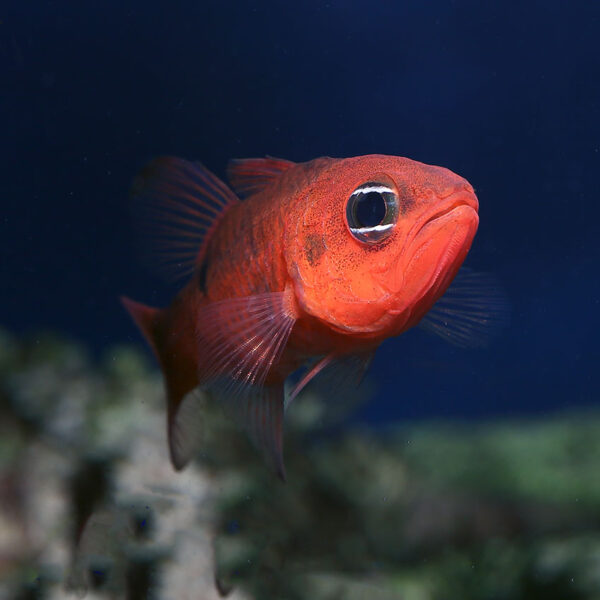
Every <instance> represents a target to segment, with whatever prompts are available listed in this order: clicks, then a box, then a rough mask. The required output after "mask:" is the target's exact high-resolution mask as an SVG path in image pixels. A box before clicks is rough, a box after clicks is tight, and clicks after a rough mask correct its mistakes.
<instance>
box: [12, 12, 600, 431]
mask: <svg viewBox="0 0 600 600" xmlns="http://www.w3.org/2000/svg"><path fill="white" fill-rule="evenodd" d="M0 20H1V21H2V23H1V24H0V73H1V74H2V77H1V79H0V86H1V87H0V92H1V93H0V117H1V131H0V140H1V146H0V159H1V160H0V165H1V167H0V171H1V174H2V176H1V177H0V198H1V206H2V212H1V219H0V251H1V264H0V269H1V271H0V285H1V295H0V302H1V312H0V323H1V324H2V325H3V326H6V327H8V328H9V329H10V330H12V331H14V332H16V333H25V332H35V331H37V330H39V329H40V328H44V329H53V330H58V331H61V332H65V333H67V334H69V335H71V336H73V337H76V338H79V339H81V340H83V341H85V342H87V343H88V344H90V345H91V346H92V347H93V348H95V349H98V350H99V349H102V348H104V347H107V346H109V345H110V344H113V343H115V342H119V341H125V340H135V341H136V342H139V341H140V338H139V336H138V334H137V331H135V330H134V328H133V326H132V324H131V323H130V321H129V319H128V317H127V316H126V314H125V313H124V311H123V310H122V308H121V306H120V305H119V304H118V302H117V297H118V295H119V294H120V293H127V294H128V295H130V296H132V297H134V298H136V299H139V300H142V301H145V302H148V303H150V304H162V303H166V302H167V301H168V299H169V297H170V296H171V295H172V290H170V289H168V288H167V287H166V286H163V285H162V284H161V283H160V281H158V280H157V279H155V278H154V277H152V276H151V275H149V274H146V273H145V272H144V271H143V270H142V269H140V267H139V266H138V263H137V262H136V260H135V257H134V252H133V248H132V243H131V238H132V235H131V224H130V219H129V213H128V206H127V204H128V200H127V193H128V188H129V185H130V182H131V179H132V177H133V175H134V174H135V173H136V170H137V169H138V168H139V167H141V166H142V165H143V164H144V163H145V162H146V161H147V160H148V159H150V158H152V157H154V156H156V155H159V154H175V155H180V156H184V157H187V158H197V159H201V160H202V161H203V162H204V163H205V164H207V166H209V167H210V168H212V169H213V170H215V171H216V172H217V173H218V174H220V175H223V172H224V167H225V164H226V161H227V160H228V159H229V158H232V157H246V156H261V155H264V154H271V155H275V156H282V157H285V158H289V159H292V160H299V161H302V160H308V159H311V158H314V157H316V156H321V155H330V156H353V155H358V154H367V153H371V152H377V153H386V154H396V155H403V156H409V157H411V158H414V159H417V160H421V161H424V162H427V163H432V164H440V165H444V166H447V167H449V168H451V169H453V170H454V171H456V172H458V173H460V174H461V175H464V176H465V177H467V178H468V179H469V180H470V181H471V182H472V183H473V184H474V186H475V187H476V189H477V192H478V195H479V198H480V202H481V226H480V230H479V233H478V237H477V239H476V243H475V245H474V248H473V251H472V253H471V255H470V257H469V264H470V265H471V266H472V267H474V268H476V269H478V270H485V271H489V272H492V273H494V274H495V275H496V276H497V277H498V278H500V279H501V280H502V281H503V282H504V284H505V287H506V289H507V291H508V295H509V297H510V299H511V303H512V306H513V318H512V323H511V326H510V328H509V330H508V331H507V332H506V333H505V335H504V336H503V337H502V338H500V340H498V341H497V342H496V343H495V344H494V345H492V346H491V347H490V348H488V349H486V350H485V351H465V350H456V349H454V348H452V347H449V346H447V345H445V344H444V342H442V341H439V340H438V339H437V338H432V337H429V336H427V335H426V334H424V333H421V332H418V331H416V332H409V333H408V334H406V335H405V336H403V338H402V339H397V340H393V341H391V342H388V343H387V344H385V345H384V347H383V348H382V349H381V350H380V352H379V353H378V356H377V358H376V361H375V364H374V367H373V371H372V373H373V376H374V379H375V381H376V382H377V383H378V384H379V386H380V392H379V394H378V398H377V399H376V400H375V401H374V402H372V403H371V404H370V405H369V406H368V408H366V409H365V411H364V413H365V416H366V418H368V419H371V420H388V419H393V418H398V417H414V416H426V415H433V416H440V417H443V416H448V415H454V416H457V415H458V416H474V415H506V414H514V413H517V412H518V413H521V412H525V413H531V412H536V411H547V410H550V409H553V408H562V407H572V406H580V405H586V404H593V403H596V405H597V404H598V402H599V400H600V398H599V397H598V391H599V387H600V386H599V384H600V377H599V375H598V371H599V370H600V368H599V359H600V353H599V351H598V330H599V327H598V325H599V318H598V311H599V309H600V304H599V298H600V283H599V280H600V276H599V275H600V269H599V264H598V259H599V258H600V256H599V254H600V253H599V252H598V249H599V243H598V234H599V232H600V228H599V225H598V216H599V208H598V203H599V201H600V194H599V191H600V189H599V187H600V186H599V185H598V173H599V167H600V46H599V43H598V36H599V35H600V4H599V3H596V2H571V3H564V2H557V1H545V2H525V3H516V2H515V3H510V2H498V3H480V2H466V1H465V2H461V1H456V2H450V1H448V0H444V1H442V0H437V1H430V2H408V3H404V2H398V1H389V2H377V1H374V0H369V1H365V2H363V1H360V2H359V1H351V0H344V1H341V0H337V1H334V2H328V3H327V2H322V1H307V2H256V1H255V2H242V1H240V2H223V1H221V0H220V1H216V0H211V1H205V2H199V1H189V2H171V3H168V8H167V3H157V2H115V1H105V2H85V3H83V2H82V3H72V2H64V3H63V2H39V1H30V2H27V3H25V2H16V1H15V2H13V3H10V2H9V3H8V6H7V5H6V4H4V5H3V7H2V9H1V12H0Z"/></svg>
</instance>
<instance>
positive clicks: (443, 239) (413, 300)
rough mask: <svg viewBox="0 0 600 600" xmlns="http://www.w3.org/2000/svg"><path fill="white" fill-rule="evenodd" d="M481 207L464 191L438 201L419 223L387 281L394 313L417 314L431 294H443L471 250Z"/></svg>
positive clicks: (474, 198) (475, 199)
mask: <svg viewBox="0 0 600 600" xmlns="http://www.w3.org/2000/svg"><path fill="white" fill-rule="evenodd" d="M478 208H479V203H478V201H477V197H476V196H475V194H473V193H472V192H469V191H467V190H464V191H463V190H461V191H460V192H456V193H454V194H452V195H451V196H448V197H447V198H445V199H444V200H443V201H441V202H439V201H438V202H436V204H435V206H434V207H430V208H429V210H427V211H426V212H424V213H423V215H421V217H420V218H419V219H418V220H417V221H416V223H415V224H414V225H413V227H412V228H411V230H410V231H409V232H408V235H407V238H406V242H405V245H404V249H403V252H402V255H401V256H400V259H399V261H398V264H397V266H396V269H394V271H393V273H390V275H391V276H388V278H387V281H386V284H387V285H386V287H388V289H389V291H390V292H391V293H392V294H393V296H394V298H395V299H394V301H393V304H394V305H395V306H393V307H390V309H388V312H389V313H390V314H394V315H401V314H403V313H406V312H407V311H408V313H413V312H414V310H415V307H416V305H417V304H421V301H422V300H423V299H424V298H426V297H429V295H430V294H431V293H433V294H434V295H435V296H437V295H438V290H439V292H440V295H441V293H443V289H445V287H446V286H447V284H449V282H450V281H451V279H452V277H453V276H454V275H455V274H456V271H457V270H458V268H459V267H460V265H461V264H462V262H463V261H464V259H465V257H466V255H467V252H468V251H469V249H470V247H471V243H472V241H473V238H474V237H475V233H476V232H477V227H478V225H479V216H478V214H477V210H478ZM441 288H443V289H441ZM436 299H437V298H436ZM419 312H420V311H419Z"/></svg>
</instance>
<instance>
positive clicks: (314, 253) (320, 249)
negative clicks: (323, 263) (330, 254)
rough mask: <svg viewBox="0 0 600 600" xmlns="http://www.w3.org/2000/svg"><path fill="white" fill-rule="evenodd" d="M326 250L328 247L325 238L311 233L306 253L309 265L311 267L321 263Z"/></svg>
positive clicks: (306, 245) (305, 247) (307, 238)
mask: <svg viewBox="0 0 600 600" xmlns="http://www.w3.org/2000/svg"><path fill="white" fill-rule="evenodd" d="M325 250H327V246H326V244H325V240H324V239H323V236H320V235H317V234H315V233H311V234H309V235H308V236H307V237H306V242H305V244H304V252H305V253H306V260H308V264H309V265H310V266H311V267H314V266H315V265H317V264H318V263H319V261H320V260H321V257H322V256H323V254H324V253H325Z"/></svg>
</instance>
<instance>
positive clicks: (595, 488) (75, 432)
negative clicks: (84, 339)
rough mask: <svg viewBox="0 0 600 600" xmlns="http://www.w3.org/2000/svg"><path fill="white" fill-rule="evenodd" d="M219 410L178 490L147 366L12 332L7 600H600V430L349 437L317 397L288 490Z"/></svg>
mask: <svg viewBox="0 0 600 600" xmlns="http://www.w3.org/2000/svg"><path fill="white" fill-rule="evenodd" d="M338 412H339V411H338ZM203 413H204V415H205V419H204V420H203V423H202V427H201V428H200V429H199V431H198V435H199V436H201V437H202V438H203V443H202V445H201V450H200V453H199V456H198V460H197V461H196V462H195V463H194V464H193V465H191V466H190V467H189V468H188V469H186V470H185V471H183V472H182V473H175V472H174V471H173V470H172V468H171V466H170V464H169V461H168V458H167V449H166V440H165V435H164V431H165V424H164V419H165V416H164V406H163V400H162V383H161V380H160V377H159V375H158V373H157V372H156V371H155V370H154V369H152V368H151V367H150V366H149V364H148V363H147V362H146V360H145V359H144V355H143V354H141V353H138V351H136V350H133V349H130V348H116V349H114V350H113V351H111V352H109V353H108V354H107V356H106V358H105V360H104V361H102V362H101V363H100V364H92V362H91V361H90V359H89V358H88V357H87V356H86V353H85V350H83V349H82V348H80V347H77V346H76V345H73V344H68V343H65V342H61V341H59V340H57V339H54V338H51V337H43V338H40V339H37V340H32V341H29V342H20V341H17V340H15V339H11V338H10V337H9V336H8V335H7V334H5V333H2V332H0V598H3V599H4V598H7V599H12V598H15V599H17V598H19V599H27V598H49V599H58V598H77V597H84V596H85V597H86V598H91V599H96V598H115V599H116V598H119V599H120V598H124V599H125V598H126V599H132V600H135V599H142V598H156V599H159V600H162V599H165V600H183V599H187V598H190V599H199V600H205V599H206V600H210V599H211V598H213V599H215V598H219V597H220V596H221V595H222V596H224V595H227V597H228V598H231V599H232V600H235V599H241V598H247V599H256V600H270V599H273V600H287V599H291V600H294V599H298V600H304V599H315V600H334V599H340V600H341V599H350V600H353V599H359V598H368V599H374V600H377V599H401V600H438V599H439V600H454V599H456V600H470V599H473V600H513V599H514V600H521V599H522V600H536V599H538V598H539V599H542V598H543V599H544V600H553V599H556V600H559V599H560V600H568V599H571V598H573V599H590V600H592V599H600V415H598V414H596V415H594V414H586V415H572V416H566V415H563V416H560V417H558V416H557V417H556V418H554V419H552V420H547V421H545V422H533V421H532V422H520V423H506V422H504V423H496V424H483V425H478V426H473V425H469V426H459V425H454V426H451V425H444V424H439V425H421V426H411V427H399V426H397V427H394V428H389V429H388V430H386V431H384V432H382V431H378V432H369V431H357V430H352V431H350V430H348V428H337V429H336V428H335V427H331V425H332V421H333V420H334V419H333V417H332V413H331V411H329V410H327V408H326V405H324V404H323V403H322V402H321V401H320V400H319V399H318V398H317V397H315V396H311V395H306V396H304V397H301V398H299V399H298V401H296V402H295V404H294V406H293V407H292V408H291V409H290V412H289V415H288V426H287V431H286V444H285V448H286V466H287V473H288V482H287V483H285V484H282V483H281V482H280V481H278V480H277V479H275V477H274V476H272V475H271V473H269V472H268V471H267V470H266V469H265V468H264V467H263V465H262V464H261V462H260V460H259V458H258V457H257V455H256V454H255V453H254V451H253V450H252V449H251V447H250V445H249V444H248V443H247V442H246V440H245V438H244V436H243V435H241V434H240V433H239V432H238V431H236V430H235V429H234V428H233V426H231V425H230V424H229V422H228V421H227V420H226V419H224V418H223V417H222V416H221V415H220V413H219V411H218V410H216V409H215V408H214V407H212V408H211V407H210V406H207V407H206V408H205V409H204V411H203ZM337 416H338V417H339V415H337Z"/></svg>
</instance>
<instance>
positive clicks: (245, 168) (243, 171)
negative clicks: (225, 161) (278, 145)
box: [227, 156, 296, 197]
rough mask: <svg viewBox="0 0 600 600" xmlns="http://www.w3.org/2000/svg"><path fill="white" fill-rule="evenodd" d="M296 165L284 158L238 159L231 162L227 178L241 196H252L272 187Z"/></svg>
mask: <svg viewBox="0 0 600 600" xmlns="http://www.w3.org/2000/svg"><path fill="white" fill-rule="evenodd" d="M295 164H296V163H294V162H292V161H291V160H285V159H283V158H274V157H272V156H267V157H266V158H236V159H233V160H230V161H229V165H228V166H227V177H228V179H229V183H230V184H231V186H232V187H233V189H234V190H235V192H236V193H237V194H239V195H240V196H244V197H246V196H251V195H252V194H256V193H258V192H260V191H262V190H264V189H265V188H266V187H267V186H268V185H270V184H271V183H272V182H273V181H275V179H277V178H278V177H279V176H280V175H281V174H282V173H283V172H284V171H287V170H288V169H289V168H290V167H293V166H294V165H295Z"/></svg>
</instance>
